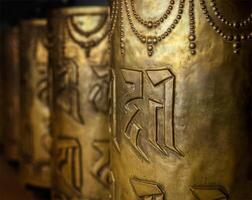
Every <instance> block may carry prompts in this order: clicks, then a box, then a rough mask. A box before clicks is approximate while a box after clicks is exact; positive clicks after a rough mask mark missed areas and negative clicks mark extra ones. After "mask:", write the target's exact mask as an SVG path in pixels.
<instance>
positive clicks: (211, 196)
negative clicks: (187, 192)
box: [191, 186, 230, 200]
mask: <svg viewBox="0 0 252 200" xmlns="http://www.w3.org/2000/svg"><path fill="white" fill-rule="evenodd" d="M191 192H192V194H193V196H194V197H195V198H196V199H198V200H229V199H230V198H229V195H228V193H227V191H226V189H225V188H224V187H222V186H193V187H191Z"/></svg>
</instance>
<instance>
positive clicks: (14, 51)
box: [2, 27, 20, 161]
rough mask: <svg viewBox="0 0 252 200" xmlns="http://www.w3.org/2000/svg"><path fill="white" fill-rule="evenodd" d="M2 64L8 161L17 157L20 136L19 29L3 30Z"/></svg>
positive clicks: (5, 142)
mask: <svg viewBox="0 0 252 200" xmlns="http://www.w3.org/2000/svg"><path fill="white" fill-rule="evenodd" d="M3 38H4V52H3V55H4V60H5V62H4V66H3V71H2V79H3V80H2V88H3V90H4V91H3V94H4V98H3V100H2V101H3V107H2V108H3V111H4V122H3V132H4V152H5V157H6V159H7V160H9V161H18V159H19V138H20V129H19V127H20V123H19V119H20V115H19V114H20V112H19V109H20V106H19V100H20V90H19V86H20V76H19V30H18V27H9V28H6V29H5V32H4V37H3Z"/></svg>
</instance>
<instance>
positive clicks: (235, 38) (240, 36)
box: [200, 0, 252, 54]
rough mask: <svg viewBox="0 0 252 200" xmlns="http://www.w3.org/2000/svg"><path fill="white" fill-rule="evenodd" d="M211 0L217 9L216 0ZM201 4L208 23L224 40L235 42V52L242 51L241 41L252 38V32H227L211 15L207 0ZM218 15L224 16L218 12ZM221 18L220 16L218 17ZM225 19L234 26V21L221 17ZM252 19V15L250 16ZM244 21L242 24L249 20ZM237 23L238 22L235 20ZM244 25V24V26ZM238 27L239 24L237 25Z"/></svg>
mask: <svg viewBox="0 0 252 200" xmlns="http://www.w3.org/2000/svg"><path fill="white" fill-rule="evenodd" d="M210 2H211V6H212V7H214V8H216V9H214V10H217V7H216V6H217V5H216V4H215V0H210ZM200 5H201V9H202V11H203V14H204V15H205V17H206V20H207V22H208V24H209V25H210V26H211V27H212V28H213V30H214V31H215V32H216V33H218V34H219V35H220V36H221V37H222V38H223V39H224V40H226V41H228V42H233V52H234V53H235V54H238V53H239V52H240V48H241V41H246V40H251V39H252V32H250V33H237V34H233V33H227V32H224V31H223V30H222V29H221V28H220V27H218V26H217V25H216V22H215V21H214V20H213V17H212V16H210V14H209V11H208V9H207V5H206V1H205V0H200ZM216 15H217V16H218V15H219V16H223V15H221V14H216ZM218 18H219V17H218ZM221 19H222V20H223V22H224V23H225V24H228V25H229V24H230V26H232V27H234V23H231V22H229V21H227V20H226V19H225V18H224V17H222V18H221ZM248 19H249V20H250V17H249V18H248ZM244 22H245V21H243V22H242V23H239V24H240V25H241V24H243V25H244V24H247V22H245V23H244ZM235 24H237V23H236V22H235ZM243 25H242V26H243ZM235 26H236V27H237V25H235Z"/></svg>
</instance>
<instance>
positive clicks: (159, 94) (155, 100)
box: [121, 68, 182, 160]
mask: <svg viewBox="0 0 252 200" xmlns="http://www.w3.org/2000/svg"><path fill="white" fill-rule="evenodd" d="M121 71H122V75H123V79H124V82H125V85H126V87H125V88H126V89H125V90H126V91H125V95H124V96H123V99H124V105H125V106H124V107H125V115H126V118H127V119H126V121H127V122H126V125H125V128H124V133H125V136H126V137H127V138H128V139H129V140H130V142H131V143H132V144H133V146H134V147H135V148H136V149H137V151H138V152H139V153H140V154H141V155H142V156H143V157H144V158H145V159H146V160H148V157H147V155H146V154H145V150H144V149H142V148H141V147H140V145H139V137H141V136H142V137H147V138H148V141H149V142H150V144H151V145H152V146H153V147H155V148H156V149H157V150H159V151H160V152H162V153H163V154H165V155H168V152H169V151H171V152H173V153H175V154H176V155H178V156H182V153H181V152H180V151H179V150H178V149H177V147H176V145H175V142H176V139H175V131H174V100H175V96H174V90H175V76H174V75H173V74H172V72H171V71H170V70H169V68H160V69H150V70H145V71H138V70H131V69H122V70H121ZM146 102H147V103H146ZM138 115H142V116H143V117H144V118H146V120H147V121H144V122H140V121H141V120H139V121H137V116H138ZM142 121H143V120H142ZM143 130H146V133H143ZM144 134H146V136H144Z"/></svg>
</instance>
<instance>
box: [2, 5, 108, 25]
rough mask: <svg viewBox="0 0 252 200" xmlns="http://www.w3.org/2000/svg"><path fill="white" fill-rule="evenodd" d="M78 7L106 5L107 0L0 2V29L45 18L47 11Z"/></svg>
mask: <svg viewBox="0 0 252 200" xmlns="http://www.w3.org/2000/svg"><path fill="white" fill-rule="evenodd" d="M78 5H107V0H0V27H4V26H8V25H15V24H18V22H19V21H20V20H21V19H29V18H34V17H36V18H42V17H46V15H47V13H48V10H50V9H53V8H57V7H65V6H78Z"/></svg>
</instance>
